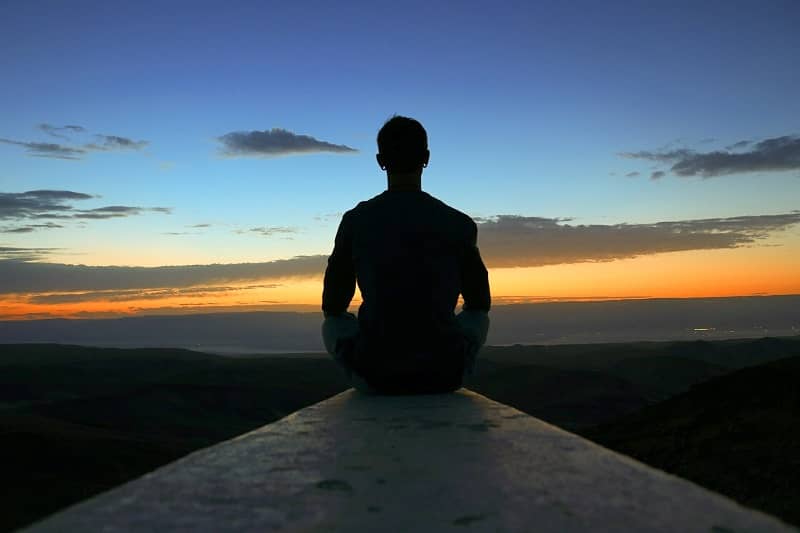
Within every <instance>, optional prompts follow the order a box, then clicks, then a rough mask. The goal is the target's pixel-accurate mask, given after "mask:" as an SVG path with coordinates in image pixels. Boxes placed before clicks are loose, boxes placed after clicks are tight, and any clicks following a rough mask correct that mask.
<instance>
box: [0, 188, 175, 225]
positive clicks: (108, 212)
mask: <svg viewBox="0 0 800 533" xmlns="http://www.w3.org/2000/svg"><path fill="white" fill-rule="evenodd" d="M92 198H95V196H92V195H91V194H86V193H82V192H75V191H59V190H48V189H43V190H34V191H26V192H18V193H9V192H6V193H0V220H16V221H23V220H27V219H62V220H64V219H107V218H120V217H127V216H134V215H141V214H143V213H146V212H154V213H163V214H170V213H171V212H172V209H171V208H169V207H134V206H127V205H109V206H105V207H97V208H94V209H75V208H74V206H73V205H72V203H73V202H75V201H83V200H89V199H92ZM60 227H63V226H60V225H58V224H55V223H52V222H47V223H44V224H25V225H23V226H19V227H16V228H5V229H4V233H26V232H29V231H33V230H35V229H47V228H60ZM25 228H31V229H25Z"/></svg>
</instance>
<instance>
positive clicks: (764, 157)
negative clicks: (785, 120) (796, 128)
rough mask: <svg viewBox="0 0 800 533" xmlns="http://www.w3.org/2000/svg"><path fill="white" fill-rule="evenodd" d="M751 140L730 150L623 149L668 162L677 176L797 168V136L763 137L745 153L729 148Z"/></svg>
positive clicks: (799, 151) (629, 154)
mask: <svg viewBox="0 0 800 533" xmlns="http://www.w3.org/2000/svg"><path fill="white" fill-rule="evenodd" d="M750 144H751V142H750V141H740V142H738V143H734V144H732V145H731V146H729V147H728V148H729V150H726V151H721V150H716V151H713V152H697V151H694V150H690V149H687V148H682V149H677V150H666V151H655V152H653V151H646V150H645V151H640V152H623V153H621V154H620V155H621V156H622V157H626V158H629V159H645V160H649V161H657V162H659V163H667V164H670V165H671V167H670V169H669V170H670V172H672V173H673V174H675V175H676V176H681V177H687V176H702V177H704V178H713V177H717V176H725V175H730V174H741V173H746V172H783V171H789V170H800V137H797V136H793V135H785V136H783V137H774V138H771V139H765V140H763V141H760V142H757V143H755V144H753V145H752V147H751V148H750V150H748V151H745V152H733V151H730V149H735V148H742V147H745V146H749V145H750Z"/></svg>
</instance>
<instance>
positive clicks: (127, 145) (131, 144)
mask: <svg viewBox="0 0 800 533" xmlns="http://www.w3.org/2000/svg"><path fill="white" fill-rule="evenodd" d="M95 137H97V138H98V139H99V140H100V141H102V143H101V144H96V143H90V144H86V145H84V148H86V149H87V150H93V151H97V152H111V151H114V150H141V149H142V148H145V147H146V146H147V145H148V144H150V143H149V142H148V141H134V140H133V139H128V138H127V137H119V136H117V135H95Z"/></svg>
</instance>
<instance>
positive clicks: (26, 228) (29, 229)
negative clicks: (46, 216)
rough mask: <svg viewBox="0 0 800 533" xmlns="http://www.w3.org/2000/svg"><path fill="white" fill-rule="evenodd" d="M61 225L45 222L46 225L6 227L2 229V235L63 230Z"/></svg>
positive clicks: (0, 231)
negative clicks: (41, 230)
mask: <svg viewBox="0 0 800 533" xmlns="http://www.w3.org/2000/svg"><path fill="white" fill-rule="evenodd" d="M63 227H64V226H62V225H61V224H55V223H53V222H45V223H44V224H28V225H26V226H17V227H4V228H2V229H0V233H31V232H33V231H36V230H38V229H56V228H63Z"/></svg>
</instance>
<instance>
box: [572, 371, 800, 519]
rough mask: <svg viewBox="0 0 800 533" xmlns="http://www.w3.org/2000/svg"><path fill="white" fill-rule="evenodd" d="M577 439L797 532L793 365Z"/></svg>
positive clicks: (741, 377)
mask: <svg viewBox="0 0 800 533" xmlns="http://www.w3.org/2000/svg"><path fill="white" fill-rule="evenodd" d="M582 433H583V435H584V436H586V437H588V438H590V439H592V440H594V441H596V442H598V443H600V444H602V445H604V446H607V447H609V448H612V449H614V450H617V451H619V452H622V453H624V454H627V455H630V456H632V457H635V458H637V459H639V460H641V461H643V462H645V463H648V464H650V465H652V466H655V467H656V468H660V469H663V470H666V471H667V472H671V473H673V474H676V475H679V476H681V477H684V478H687V479H690V480H692V481H695V482H696V483H698V484H700V485H703V486H705V487H708V488H710V489H712V490H716V491H718V492H721V493H722V494H726V495H728V496H730V497H732V498H734V499H735V500H737V501H739V502H741V503H743V504H745V505H749V506H752V507H756V508H759V509H762V510H765V511H767V512H769V513H773V514H775V515H777V516H780V517H781V518H783V519H784V520H787V521H789V522H792V523H794V524H800V482H799V481H798V480H800V357H792V358H787V359H781V360H778V361H773V362H770V363H766V364H763V365H759V366H755V367H749V368H745V369H742V370H738V371H736V372H733V373H731V374H728V375H725V376H722V377H718V378H715V379H712V380H710V381H708V382H705V383H702V384H699V385H695V386H694V387H692V388H691V389H690V390H689V392H686V393H684V394H681V395H679V396H675V397H674V398H671V399H669V400H666V401H664V402H661V403H659V404H655V405H652V406H650V407H647V408H645V409H643V410H642V411H640V412H638V413H636V414H633V415H628V416H626V417H623V418H622V419H620V420H617V421H614V422H611V423H608V424H605V425H601V426H598V427H595V428H592V429H589V430H586V431H583V432H582Z"/></svg>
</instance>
